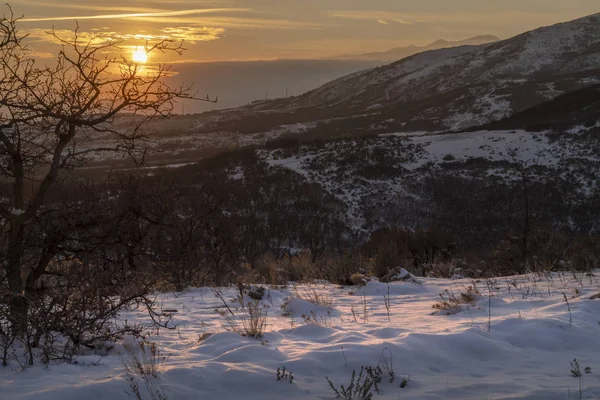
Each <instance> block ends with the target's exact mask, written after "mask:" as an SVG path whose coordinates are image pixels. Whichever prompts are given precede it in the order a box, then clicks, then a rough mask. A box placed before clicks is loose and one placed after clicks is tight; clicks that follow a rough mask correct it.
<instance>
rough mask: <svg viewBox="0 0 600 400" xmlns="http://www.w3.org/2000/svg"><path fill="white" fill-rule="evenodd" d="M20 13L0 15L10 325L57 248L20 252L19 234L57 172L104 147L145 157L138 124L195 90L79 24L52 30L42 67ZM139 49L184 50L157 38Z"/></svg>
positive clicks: (1, 220) (2, 271)
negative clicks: (54, 44)
mask: <svg viewBox="0 0 600 400" xmlns="http://www.w3.org/2000/svg"><path fill="white" fill-rule="evenodd" d="M18 20H19V18H15V17H14V15H12V11H10V14H9V15H5V16H3V17H2V18H1V20H0V180H1V183H0V184H1V185H2V187H3V188H5V193H2V194H1V196H0V240H1V241H2V242H1V245H2V251H3V252H5V254H2V256H3V257H2V261H0V283H1V282H5V284H4V286H5V288H7V289H8V296H9V298H10V305H9V309H10V318H11V321H12V325H13V328H14V329H17V330H18V331H23V330H24V329H25V325H26V318H27V307H28V301H27V299H28V297H29V296H30V295H31V294H32V293H33V292H34V290H35V285H36V282H38V280H39V279H40V278H41V277H42V276H44V274H45V273H46V271H47V267H48V265H49V263H50V262H51V261H52V259H53V256H54V255H55V254H53V253H52V252H42V253H40V254H39V255H38V256H37V257H35V258H31V257H27V259H25V257H24V251H25V249H24V238H25V234H26V230H27V227H28V224H30V223H31V221H32V219H33V218H34V217H35V216H36V215H37V214H38V213H39V212H40V211H41V210H43V207H44V205H45V203H46V201H47V197H48V194H49V190H50V189H51V188H52V187H53V185H55V184H56V182H57V180H58V179H59V177H60V176H61V171H64V170H67V169H73V168H77V167H80V166H81V165H83V164H84V163H85V162H86V161H87V160H89V158H90V157H92V156H94V155H97V154H98V153H102V152H117V153H123V154H126V155H129V156H132V157H133V158H134V159H136V160H138V161H139V160H140V158H141V160H142V161H143V159H144V156H145V154H146V148H147V145H146V140H145V139H146V137H145V135H144V131H143V129H142V128H143V127H144V125H145V124H146V123H147V122H149V121H152V120H154V119H156V118H161V117H165V116H168V115H169V114H170V113H171V111H172V110H173V107H174V104H175V101H176V100H177V99H181V98H193V97H194V96H193V93H192V88H191V87H188V86H178V87H170V86H168V85H167V83H166V78H167V77H168V76H169V74H170V71H169V68H168V67H166V66H164V65H161V66H157V67H150V66H145V65H140V64H137V63H135V62H134V61H132V60H130V59H129V58H128V57H127V56H125V55H124V51H125V49H124V48H123V47H122V43H120V42H118V41H114V40H104V39H100V38H92V39H89V38H86V39H85V40H84V39H83V35H81V34H80V32H79V27H77V29H75V31H74V32H73V35H72V36H71V37H61V36H59V35H58V34H57V33H56V32H49V33H48V34H49V35H52V36H53V39H54V40H55V41H58V42H59V43H60V44H61V45H62V48H61V50H60V51H59V53H58V54H57V55H56V58H55V60H54V62H53V63H52V65H50V66H47V65H41V64H40V63H39V62H38V61H36V59H35V58H33V57H31V56H30V52H29V51H28V49H27V46H26V43H25V42H26V35H22V34H20V33H19V31H18ZM145 50H146V52H147V53H155V52H174V53H177V54H180V53H181V52H182V51H183V50H184V49H183V48H182V44H180V43H175V42H172V41H169V40H162V41H158V42H155V43H147V44H146V47H145ZM107 54H108V55H107ZM115 54H116V55H115ZM202 100H208V99H202ZM121 121H125V122H126V123H119V124H116V122H121ZM117 126H118V127H117Z"/></svg>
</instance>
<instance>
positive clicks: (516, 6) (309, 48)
mask: <svg viewBox="0 0 600 400" xmlns="http://www.w3.org/2000/svg"><path fill="white" fill-rule="evenodd" d="M10 4H11V6H12V7H13V9H14V11H15V13H16V14H19V15H20V14H23V15H24V16H25V18H24V19H23V20H22V24H21V29H22V30H23V31H26V32H27V33H29V34H30V36H31V38H32V40H33V46H32V47H33V50H35V51H36V54H38V55H39V56H40V57H50V54H51V53H53V52H54V51H53V50H54V49H53V47H52V46H53V44H51V43H49V42H50V41H51V39H50V38H49V37H48V36H47V35H46V33H45V32H46V31H47V30H49V29H51V28H52V27H54V28H55V29H56V30H57V32H59V33H61V32H65V34H66V32H68V30H72V29H73V28H74V26H75V23H74V21H75V20H78V21H79V24H80V26H81V31H82V34H83V35H84V37H92V36H97V37H99V39H97V40H103V39H106V38H116V39H122V40H124V41H125V44H127V45H129V46H137V45H143V44H144V41H145V39H151V40H153V39H156V38H172V39H184V40H185V41H186V42H187V45H186V47H187V48H188V49H189V50H188V51H187V52H186V53H185V55H184V56H183V57H182V58H180V59H179V60H178V62H185V61H208V60H251V59H274V58H320V57H328V56H334V55H339V54H344V53H361V52H370V51H380V50H387V49H389V48H393V47H397V46H404V45H409V44H416V45H423V44H426V43H429V42H432V41H434V40H436V39H439V38H444V39H448V40H458V39H465V38H467V37H470V36H474V35H480V34H492V35H496V36H499V37H501V38H507V37H510V36H512V35H514V34H517V33H520V32H523V31H526V30H530V29H533V28H536V27H539V26H541V25H549V24H553V23H556V22H560V21H566V20H570V19H574V18H577V17H580V16H584V15H588V14H593V13H595V12H600V5H599V4H598V0H571V1H568V2H566V1H564V0H503V1H496V0H452V1H449V0H420V1H407V0H369V1H365V0H220V1H219V0H215V1H211V0H162V1H159V0H126V1H115V0H102V1H100V0H78V1H71V0H64V1H57V0H54V1H49V0H20V1H11V2H10ZM63 30H64V31H63ZM157 61H159V60H157ZM160 61H175V60H174V59H169V60H160Z"/></svg>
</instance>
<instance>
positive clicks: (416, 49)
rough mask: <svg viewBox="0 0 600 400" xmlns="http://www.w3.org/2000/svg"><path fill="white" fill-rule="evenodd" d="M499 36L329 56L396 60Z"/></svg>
mask: <svg viewBox="0 0 600 400" xmlns="http://www.w3.org/2000/svg"><path fill="white" fill-rule="evenodd" d="M499 40H500V38H498V37H496V36H493V35H480V36H475V37H472V38H469V39H465V40H458V41H448V40H444V39H439V40H436V41H435V42H433V43H430V44H428V45H427V46H414V45H411V46H406V47H396V48H393V49H391V50H387V51H381V52H374V53H364V54H344V55H341V56H336V57H331V58H332V59H335V60H378V61H397V60H401V59H403V58H406V57H410V56H412V55H414V54H417V53H421V52H424V51H428V50H439V49H445V48H448V47H458V46H478V45H481V44H487V43H493V42H497V41H499Z"/></svg>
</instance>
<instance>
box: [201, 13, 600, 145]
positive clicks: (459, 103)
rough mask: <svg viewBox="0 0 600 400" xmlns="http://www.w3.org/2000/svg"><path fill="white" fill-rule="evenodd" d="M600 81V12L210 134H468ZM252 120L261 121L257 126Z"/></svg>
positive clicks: (275, 105)
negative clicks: (297, 128)
mask: <svg viewBox="0 0 600 400" xmlns="http://www.w3.org/2000/svg"><path fill="white" fill-rule="evenodd" d="M598 82H600V14H594V15H591V16H587V17H584V18H580V19H577V20H574V21H570V22H565V23H561V24H557V25H553V26H550V27H543V28H539V29H536V30H533V31H530V32H527V33H523V34H521V35H518V36H515V37H513V38H510V39H507V40H502V41H499V42H495V43H492V44H484V45H478V46H459V47H452V48H445V49H440V50H433V51H426V52H423V53H419V54H416V55H413V56H411V57H408V58H405V59H403V60H400V61H397V62H395V63H392V64H389V65H386V66H383V67H378V68H374V69H369V70H366V71H361V72H358V73H354V74H351V75H348V76H345V77H342V78H339V79H337V80H334V81H332V82H330V83H328V84H325V85H323V86H322V87H320V88H318V89H316V90H313V91H310V92H308V93H306V94H304V95H302V96H298V97H293V98H289V99H278V100H274V101H267V102H259V103H256V104H254V105H252V106H248V107H243V108H240V109H234V110H229V111H227V112H223V113H217V114H216V115H215V114H214V113H213V114H208V115H206V116H204V117H203V118H202V119H203V121H202V122H201V123H200V124H199V126H200V127H201V128H200V131H212V132H214V131H232V130H235V131H237V132H240V133H249V132H254V133H256V132H272V131H274V130H277V128H278V127H279V126H281V125H289V124H297V123H306V122H310V123H311V124H312V125H311V127H310V128H307V130H308V131H314V132H318V133H319V135H323V136H329V137H331V136H335V135H336V134H338V133H340V134H341V133H342V132H345V134H348V133H353V132H354V133H364V132H372V133H381V132H395V131H415V130H419V131H422V130H427V131H461V130H464V129H467V128H471V127H474V126H480V125H485V124H487V123H490V122H493V121H498V120H501V119H504V118H507V117H510V116H511V115H513V114H515V113H518V112H522V111H524V110H527V109H529V108H532V107H535V106H538V105H540V104H542V103H544V102H548V101H551V100H553V99H555V98H557V97H558V96H560V95H563V94H565V93H569V92H572V91H575V90H578V89H581V88H585V87H587V86H591V85H593V84H596V83H598ZM249 119H250V120H251V121H250V122H249Z"/></svg>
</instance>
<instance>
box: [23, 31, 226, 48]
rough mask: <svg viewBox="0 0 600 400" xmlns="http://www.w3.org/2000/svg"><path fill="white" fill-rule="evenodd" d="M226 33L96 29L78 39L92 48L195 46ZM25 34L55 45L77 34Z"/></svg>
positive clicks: (80, 32)
mask: <svg viewBox="0 0 600 400" xmlns="http://www.w3.org/2000/svg"><path fill="white" fill-rule="evenodd" d="M224 32H225V29H223V28H216V27H209V26H202V27H193V26H187V27H167V28H163V29H161V30H160V31H158V32H156V33H145V32H144V33H122V32H114V31H103V30H99V29H95V30H92V31H91V32H85V31H78V32H77V38H78V40H79V41H80V42H81V43H89V44H90V45H92V46H102V45H105V44H108V43H111V42H129V41H138V42H139V41H147V42H158V41H161V40H174V41H182V40H183V41H185V42H188V43H191V44H195V43H197V42H202V41H211V40H217V39H219V38H220V36H221V35H222V34H223V33H224ZM25 33H27V34H28V37H29V38H31V39H34V40H39V41H44V42H49V43H55V44H61V43H62V41H61V39H63V40H72V39H74V38H75V32H74V31H72V30H69V29H56V30H54V31H47V30H45V29H28V30H26V31H25Z"/></svg>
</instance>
